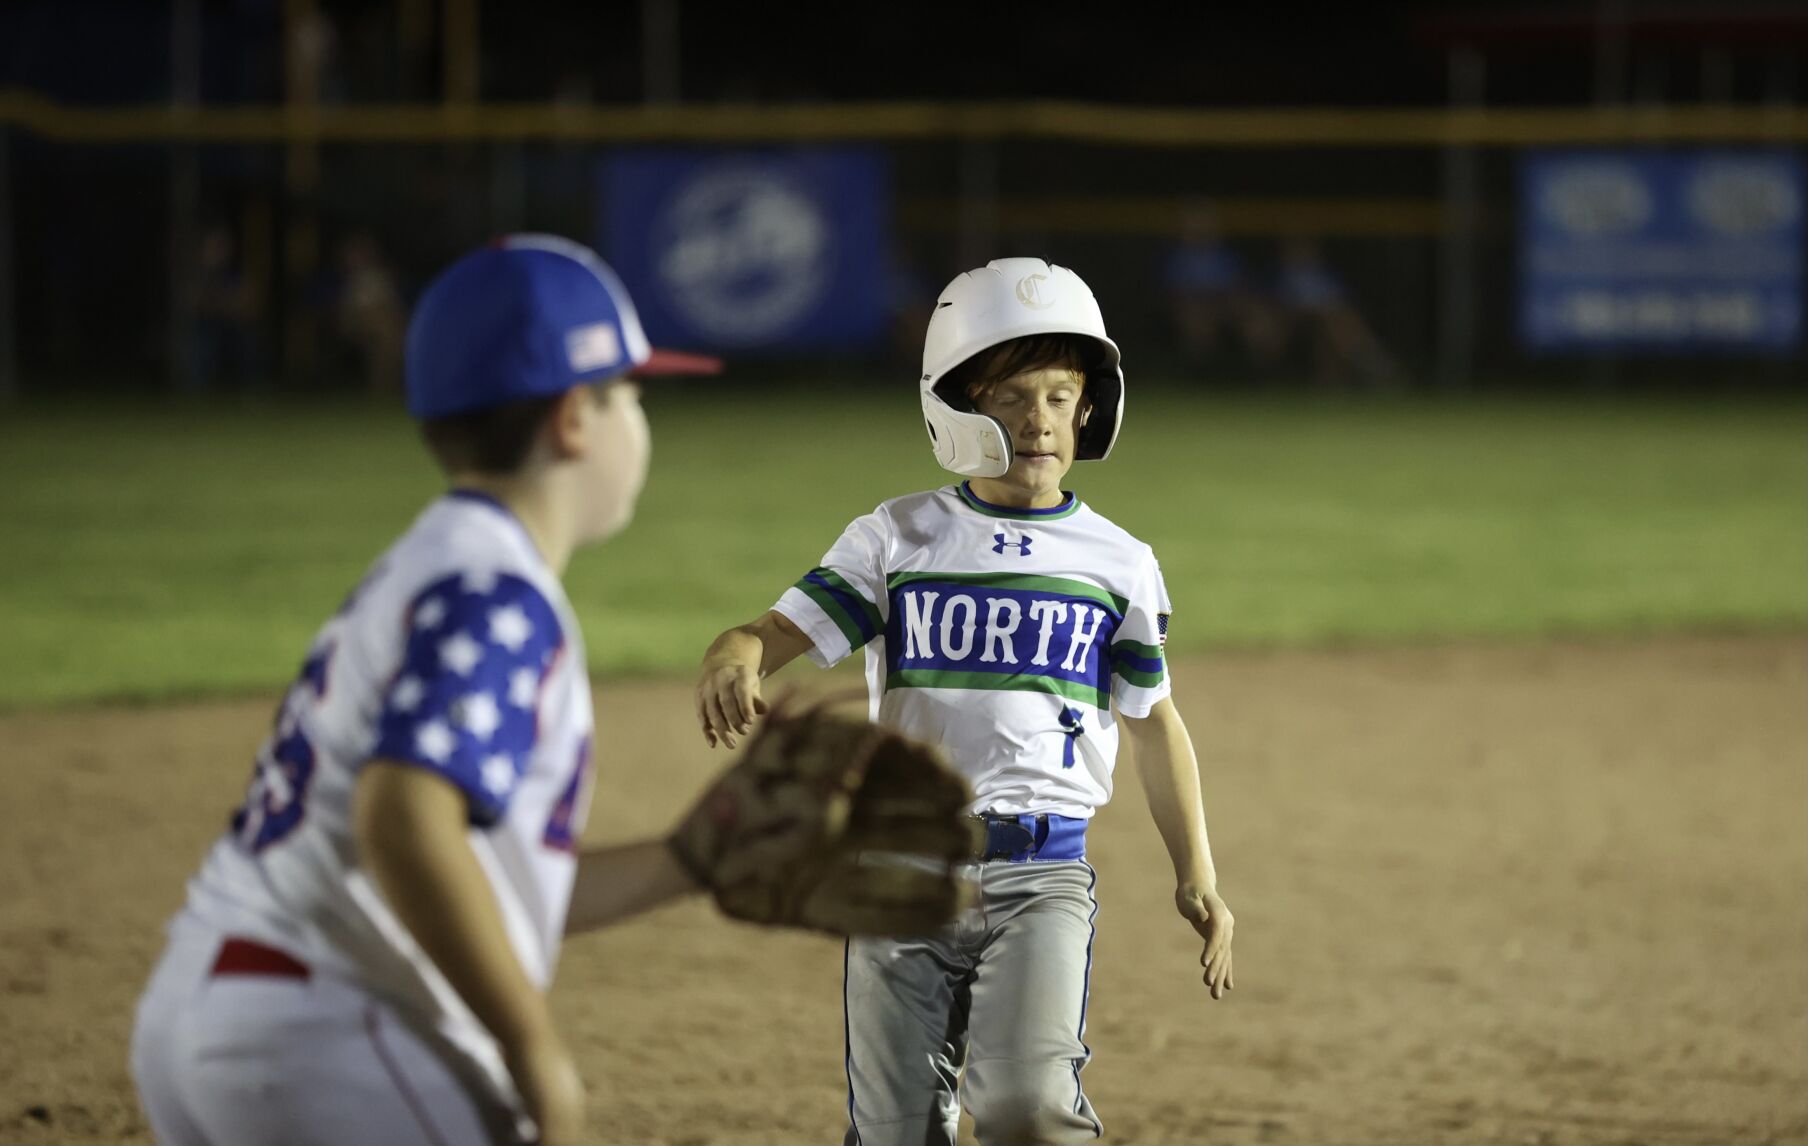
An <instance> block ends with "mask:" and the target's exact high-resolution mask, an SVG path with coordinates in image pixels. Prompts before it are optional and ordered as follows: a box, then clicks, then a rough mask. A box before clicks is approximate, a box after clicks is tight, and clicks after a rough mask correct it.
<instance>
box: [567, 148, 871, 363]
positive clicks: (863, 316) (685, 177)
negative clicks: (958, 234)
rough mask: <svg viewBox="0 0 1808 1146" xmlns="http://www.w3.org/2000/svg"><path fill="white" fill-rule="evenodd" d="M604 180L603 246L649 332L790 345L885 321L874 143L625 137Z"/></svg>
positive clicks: (659, 337)
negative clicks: (651, 144) (711, 143)
mask: <svg viewBox="0 0 1808 1146" xmlns="http://www.w3.org/2000/svg"><path fill="white" fill-rule="evenodd" d="M602 189H603V204H602V207H603V211H602V214H603V218H602V224H601V230H602V233H603V241H602V247H603V249H604V250H605V251H606V252H607V256H608V259H609V261H610V263H611V264H613V265H614V267H615V269H616V271H617V272H618V273H620V275H621V277H622V279H623V280H624V281H625V282H626V283H627V285H628V289H629V291H630V292H631V293H632V294H633V295H634V301H635V303H636V305H637V306H638V307H639V310H640V317H641V320H642V322H643V323H644V324H645V326H646V329H647V334H648V336H649V337H650V338H652V339H653V341H655V342H664V343H666V344H669V345H672V346H677V347H684V348H688V349H699V350H706V349H707V350H722V351H742V352H745V351H759V350H781V351H782V350H814V349H831V348H834V349H847V348H853V347H858V346H862V345H867V344H870V343H872V342H874V341H876V340H877V339H879V338H880V337H881V335H882V334H883V332H884V329H885V322H886V305H887V301H888V300H887V282H888V276H889V272H888V270H887V233H886V223H887V211H888V208H889V199H888V189H887V171H886V165H885V159H884V156H883V155H882V154H881V153H879V152H878V151H876V150H873V149H867V148H817V149H802V150H788V151H777V152H765V151H752V152H723V151H705V150H692V149H683V150H675V149H658V150H641V151H624V152H618V153H616V154H613V155H611V156H610V157H609V158H607V159H605V160H603V165H602Z"/></svg>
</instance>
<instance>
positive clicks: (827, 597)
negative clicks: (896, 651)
mask: <svg viewBox="0 0 1808 1146" xmlns="http://www.w3.org/2000/svg"><path fill="white" fill-rule="evenodd" d="M812 577H820V578H822V579H823V580H824V581H827V582H828V583H829V584H830V585H831V586H832V587H833V588H834V589H836V590H837V591H838V593H831V592H830V591H829V590H828V589H824V588H823V587H822V586H821V585H818V584H817V583H816V582H815V581H813V580H811V578H812ZM795 588H797V589H798V590H799V591H801V592H802V593H803V594H804V596H806V597H808V598H810V600H812V601H814V602H816V605H817V607H818V608H820V609H821V610H822V611H823V612H824V613H827V614H828V616H829V619H830V620H831V621H834V622H835V627H836V628H838V629H840V630H841V635H842V636H844V637H846V638H847V643H848V648H849V649H857V648H860V647H862V646H863V645H865V644H866V642H867V641H869V640H871V639H872V638H873V637H874V636H877V635H878V634H880V633H883V632H884V631H885V622H884V621H883V620H881V619H880V617H879V610H878V609H876V608H874V607H873V603H872V602H871V601H868V600H867V599H866V598H865V597H862V596H861V595H860V591H859V590H858V589H855V588H854V587H853V586H852V585H849V584H848V583H847V581H846V580H844V579H843V578H842V577H841V575H840V574H838V573H836V572H835V571H834V570H832V569H824V568H820V567H819V568H816V569H812V570H810V572H808V573H806V574H804V576H803V577H802V578H800V579H799V580H798V582H797V584H796V586H795ZM843 595H845V596H846V597H847V598H851V599H852V601H853V602H854V606H855V607H856V608H858V609H860V610H861V613H862V615H861V616H856V615H855V614H853V613H851V612H849V610H848V603H847V602H846V601H844V600H842V596H843ZM862 620H864V621H865V623H866V625H867V630H866V631H865V632H862V631H861V622H862Z"/></svg>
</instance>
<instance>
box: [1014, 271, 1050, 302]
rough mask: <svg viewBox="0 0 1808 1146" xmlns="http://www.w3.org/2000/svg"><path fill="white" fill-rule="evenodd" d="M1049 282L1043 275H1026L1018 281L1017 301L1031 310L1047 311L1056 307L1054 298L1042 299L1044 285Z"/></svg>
mask: <svg viewBox="0 0 1808 1146" xmlns="http://www.w3.org/2000/svg"><path fill="white" fill-rule="evenodd" d="M1047 281H1048V276H1047V275H1043V274H1034V275H1025V276H1024V277H1022V278H1020V279H1018V280H1017V301H1018V302H1020V303H1022V304H1023V305H1024V306H1027V307H1029V308H1030V309H1031V310H1047V309H1048V308H1049V307H1051V306H1053V305H1055V300H1054V299H1052V298H1044V297H1042V284H1043V283H1045V282H1047Z"/></svg>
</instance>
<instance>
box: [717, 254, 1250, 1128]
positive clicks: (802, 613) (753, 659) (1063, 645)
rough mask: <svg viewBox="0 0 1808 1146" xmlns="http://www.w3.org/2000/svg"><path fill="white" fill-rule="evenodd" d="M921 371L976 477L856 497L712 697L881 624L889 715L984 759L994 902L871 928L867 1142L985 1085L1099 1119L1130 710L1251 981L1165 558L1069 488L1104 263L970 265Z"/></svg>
mask: <svg viewBox="0 0 1808 1146" xmlns="http://www.w3.org/2000/svg"><path fill="white" fill-rule="evenodd" d="M919 386H920V391H921V398H922V409H923V418H924V422H925V424H926V428H927V430H928V433H929V439H930V445H931V448H932V449H933V450H934V451H935V456H936V460H937V461H938V462H940V463H941V464H942V466H943V467H944V468H946V469H949V470H951V471H953V472H954V473H956V474H958V475H960V476H961V477H962V478H964V479H965V480H963V481H960V482H959V483H957V484H954V485H949V486H944V487H943V488H941V489H937V490H932V491H930V492H927V493H916V494H908V495H906V496H904V497H898V498H893V499H892V500H890V501H887V502H884V503H883V504H881V505H880V506H879V507H878V508H877V509H875V510H874V511H873V512H872V513H869V514H867V515H865V516H863V517H860V518H858V519H856V520H855V521H854V522H853V523H852V524H851V525H849V526H848V527H847V529H846V531H845V532H844V533H843V534H842V535H841V539H840V540H839V541H837V542H836V543H835V544H834V545H833V546H832V547H831V548H830V549H829V552H828V555H827V556H826V557H824V558H823V561H822V564H821V565H820V566H818V567H817V568H815V569H813V570H811V571H810V572H809V573H807V574H805V575H804V577H803V578H802V579H801V580H799V581H798V582H797V584H796V585H794V586H793V587H791V588H790V589H788V590H786V591H785V593H784V594H783V596H781V597H780V598H779V600H778V602H777V603H776V604H775V605H774V606H773V608H772V609H771V611H769V612H767V613H766V614H765V615H764V616H762V617H760V618H759V619H757V620H755V621H752V622H750V623H748V624H745V625H742V626H739V627H737V628H734V629H730V630H728V631H727V632H725V633H723V634H722V635H721V636H720V637H718V638H717V640H716V641H715V643H714V644H712V645H711V646H710V648H709V651H708V653H707V654H706V655H705V657H704V660H703V666H702V675H701V677H700V679H699V681H698V685H697V712H698V719H699V722H700V724H701V725H702V729H703V734H704V737H705V739H706V740H708V741H709V742H710V743H711V744H716V743H724V744H727V745H729V746H733V745H734V744H735V743H736V738H737V737H738V736H742V735H746V734H747V733H748V732H749V730H750V729H752V727H753V724H754V720H755V717H756V716H757V715H758V714H759V713H761V712H763V711H765V700H764V697H763V695H762V688H761V681H762V680H763V679H764V678H765V677H766V676H767V675H769V674H771V673H772V672H775V671H777V670H778V669H779V668H780V667H781V666H783V665H784V664H786V663H787V662H789V661H791V660H792V659H794V658H796V657H797V656H799V655H807V656H808V657H809V658H810V659H811V660H813V661H815V662H816V663H817V664H819V665H821V666H824V667H827V666H829V665H832V664H834V663H835V662H836V661H839V660H841V659H842V658H843V657H846V656H847V655H848V654H849V653H851V652H853V651H855V650H857V649H864V650H865V653H866V668H867V680H868V686H869V692H870V697H871V701H872V710H873V713H874V715H875V717H876V718H877V719H879V720H880V721H882V722H884V723H887V724H891V725H894V726H896V727H897V728H899V729H900V730H903V731H905V732H908V733H912V734H914V735H916V736H919V737H922V738H924V739H928V740H932V741H934V742H936V743H939V744H940V745H941V746H942V747H943V749H944V750H945V751H946V752H947V753H948V755H949V756H950V757H951V758H952V759H953V761H954V764H955V767H956V768H957V769H958V770H959V771H961V772H962V774H963V775H964V776H965V777H966V778H967V780H968V781H969V782H970V783H971V784H972V785H973V788H974V793H975V799H974V801H973V803H972V805H971V811H972V813H973V816H974V820H975V823H974V827H975V831H976V833H978V834H980V835H981V836H982V837H983V839H984V840H985V845H984V849H983V858H982V860H981V861H980V862H979V863H978V865H977V871H976V881H977V884H978V888H979V892H978V902H977V903H976V904H975V905H974V906H973V907H972V908H971V909H970V910H969V911H967V912H966V913H965V914H964V915H963V916H962V917H961V918H960V919H958V920H957V921H956V922H955V923H954V924H952V925H950V926H948V927H946V928H943V929H941V930H939V931H936V932H934V933H933V934H928V935H922V936H918V937H914V938H911V939H907V940H898V939H883V938H863V939H855V940H852V941H850V942H849V944H848V948H847V959H846V979H845V987H844V990H845V998H844V1005H845V1007H846V1014H847V1026H846V1030H847V1047H846V1053H847V1076H848V1114H849V1120H850V1123H851V1125H850V1127H849V1129H848V1134H847V1142H848V1143H849V1144H850V1146H854V1144H859V1146H881V1144H890V1143H896V1144H898V1146H905V1144H909V1146H920V1144H921V1143H924V1142H930V1143H944V1144H947V1146H952V1144H953V1143H954V1141H955V1138H956V1133H957V1129H958V1123H959V1117H960V1110H961V1107H962V1105H965V1107H966V1108H967V1110H968V1111H969V1112H970V1113H971V1114H972V1116H973V1121H974V1129H975V1132H976V1133H977V1135H978V1137H979V1140H980V1141H981V1143H985V1144H988V1146H991V1144H1004V1143H1019V1142H1039V1143H1049V1142H1071V1141H1078V1140H1086V1139H1091V1138H1094V1137H1096V1136H1097V1135H1099V1134H1100V1133H1102V1127H1101V1125H1100V1123H1099V1121H1098V1118H1097V1116H1096V1115H1095V1114H1094V1112H1093V1109H1092V1105H1091V1103H1090V1102H1089V1101H1088V1100H1087V1098H1086V1096H1085V1094H1084V1092H1083V1090H1082V1088H1081V1085H1080V1069H1081V1067H1083V1066H1084V1065H1085V1063H1086V1061H1087V1059H1088V1058H1089V1057H1090V1053H1091V1052H1090V1051H1089V1050H1088V1049H1087V1047H1086V1045H1085V1043H1084V1041H1083V1035H1084V1031H1085V1023H1086V999H1087V981H1088V977H1089V974H1090V972H1091V967H1092V937H1093V918H1094V916H1095V914H1096V912H1097V901H1096V900H1095V899H1094V898H1093V886H1094V882H1095V877H1094V873H1093V869H1092V868H1091V866H1090V865H1089V864H1088V863H1087V862H1086V834H1087V832H1086V829H1087V826H1088V824H1089V822H1090V820H1091V817H1092V815H1093V813H1094V811H1095V810H1096V809H1097V808H1098V807H1099V806H1101V805H1102V804H1104V803H1105V802H1106V801H1107V800H1108V799H1110V797H1111V790H1112V770H1113V766H1114V764H1115V761H1116V758H1117V746H1118V739H1119V735H1120V732H1127V733H1128V735H1129V737H1130V739H1131V740H1132V741H1133V742H1134V744H1135V756H1136V760H1137V763H1138V765H1139V766H1140V769H1141V773H1142V779H1143V785H1144V788H1145V790H1146V791H1147V793H1148V798H1149V807H1150V811H1151V813H1152V814H1153V816H1154V819H1155V822H1156V826H1157V828H1158V829H1159V830H1160V832H1161V836H1162V840H1163V842H1164V843H1165V844H1166V845H1167V849H1168V854H1169V856H1170V858H1171V859H1172V861H1173V865H1174V873H1175V879H1176V886H1175V903H1176V905H1177V907H1178V909H1179V912H1180V914H1181V916H1182V917H1183V918H1184V919H1185V920H1186V921H1187V922H1188V923H1189V924H1190V925H1192V926H1193V927H1194V928H1195V929H1196V930H1197V932H1198V934H1199V937H1200V939H1201V940H1202V941H1203V944H1204V952H1203V954H1202V956H1201V962H1202V963H1203V965H1204V967H1205V975H1204V978H1205V982H1206V985H1207V986H1208V988H1209V989H1210V993H1211V997H1212V998H1214V999H1216V998H1221V997H1222V996H1223V995H1224V993H1225V992H1226V991H1228V990H1229V989H1230V988H1231V985H1232V977H1231V930H1232V917H1231V913H1230V910H1229V908H1228V907H1226V906H1225V903H1224V900H1223V898H1222V896H1220V894H1219V892H1218V888H1217V873H1216V871H1215V869H1214V867H1213V863H1212V857H1211V849H1210V846H1209V844H1208V842H1207V837H1206V826H1205V814H1204V811H1203V806H1202V801H1201V797H1200V789H1199V775H1198V765H1197V762H1196V760H1195V757H1194V753H1193V746H1192V742H1191V740H1190V738H1189V737H1188V735H1187V730H1186V726H1185V724H1184V723H1183V722H1182V721H1181V718H1180V715H1179V714H1178V713H1177V712H1176V711H1175V708H1174V704H1173V701H1172V700H1171V699H1170V698H1169V693H1170V685H1169V680H1168V673H1167V662H1166V659H1165V657H1164V655H1163V646H1164V644H1165V641H1166V636H1167V627H1168V614H1169V611H1170V609H1169V603H1168V594H1167V589H1166V587H1165V585H1164V584H1163V582H1162V576H1161V569H1160V566H1159V565H1158V564H1157V563H1156V560H1155V555H1154V554H1153V553H1152V552H1151V551H1150V549H1149V547H1148V546H1147V545H1145V544H1143V543H1142V542H1140V541H1138V540H1137V539H1136V538H1134V537H1132V536H1131V535H1130V534H1128V533H1126V532H1124V530H1122V529H1120V528H1118V527H1117V526H1116V525H1114V524H1112V523H1111V522H1110V521H1108V520H1106V519H1105V518H1104V517H1103V516H1102V515H1100V514H1099V513H1098V512H1096V511H1095V510H1093V509H1092V508H1090V507H1089V506H1086V505H1083V504H1082V503H1081V502H1080V500H1079V499H1078V498H1077V497H1076V496H1075V495H1074V494H1072V493H1068V492H1065V491H1063V490H1062V488H1061V482H1062V479H1063V478H1065V477H1066V475H1067V472H1068V470H1069V468H1070V467H1071V466H1072V465H1073V463H1074V462H1075V461H1076V460H1103V459H1104V458H1106V457H1107V456H1108V455H1109V454H1110V453H1111V449H1112V446H1113V445H1114V444H1115V443H1116V440H1117V436H1118V431H1119V428H1120V427H1121V425H1122V423H1123V417H1124V406H1125V402H1124V376H1123V371H1122V369H1121V367H1120V364H1119V354H1118V348H1117V345H1116V343H1114V342H1113V341H1112V340H1111V339H1110V337H1109V336H1108V335H1107V334H1106V333H1105V324H1104V319H1103V317H1102V316H1101V314H1100V311H1099V306H1098V303H1097V301H1096V300H1095V299H1094V298H1093V295H1092V292H1091V291H1090V290H1089V289H1088V288H1087V286H1086V284H1085V283H1084V282H1082V281H1081V279H1080V277H1079V276H1078V275H1076V274H1074V273H1073V272H1072V271H1070V270H1068V269H1066V268H1065V267H1059V266H1054V265H1052V264H1049V263H1046V262H1043V261H1042V260H1040V259H1023V258H1018V259H999V260H996V261H994V262H991V263H989V264H987V265H986V266H984V267H981V268H979V269H977V270H973V271H969V272H967V273H965V274H963V275H960V276H959V277H957V278H956V279H955V280H954V281H953V282H951V283H950V284H949V285H948V287H947V289H946V290H944V291H943V292H942V295H941V297H940V299H938V300H937V303H936V309H935V311H934V313H933V316H932V317H931V319H930V322H929V330H928V334H927V336H926V338H925V340H924V347H923V371H922V375H921V378H920V379H919Z"/></svg>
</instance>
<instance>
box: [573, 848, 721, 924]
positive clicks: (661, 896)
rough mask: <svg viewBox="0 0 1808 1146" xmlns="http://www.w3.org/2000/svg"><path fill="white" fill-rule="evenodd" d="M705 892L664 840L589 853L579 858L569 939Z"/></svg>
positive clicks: (590, 849)
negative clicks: (664, 904)
mask: <svg viewBox="0 0 1808 1146" xmlns="http://www.w3.org/2000/svg"><path fill="white" fill-rule="evenodd" d="M702 890H703V889H702V887H701V886H699V885H698V883H697V881H696V880H695V879H692V878H691V875H690V873H689V872H687V871H686V870H685V869H684V865H683V864H681V863H679V862H678V857H677V856H675V855H673V854H672V849H671V848H670V847H669V846H668V845H667V843H666V841H664V840H643V841H641V842H640V843H633V844H616V845H612V846H610V847H601V848H588V849H586V850H585V851H584V852H583V853H582V854H581V855H579V856H578V875H577V880H576V881H575V882H574V883H573V884H572V888H571V909H570V910H569V911H568V912H567V913H566V915H565V934H567V935H576V934H578V933H580V932H584V931H595V930H596V929H597V928H599V927H609V926H611V925H613V924H615V923H619V922H621V921H622V920H624V919H627V918H628V917H629V916H633V915H639V914H640V913H641V912H643V911H650V910H652V909H653V908H655V907H658V906H659V905H660V904H662V903H666V902H668V901H670V900H673V899H677V898H678V897H679V896H683V895H689V894H690V893H692V892H695V891H702Z"/></svg>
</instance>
